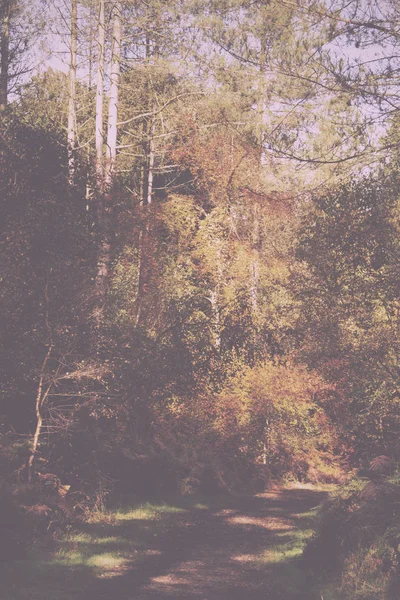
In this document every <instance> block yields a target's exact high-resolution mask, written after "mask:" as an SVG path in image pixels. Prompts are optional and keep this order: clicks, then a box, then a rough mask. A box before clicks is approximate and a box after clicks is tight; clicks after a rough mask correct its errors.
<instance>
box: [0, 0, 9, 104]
mask: <svg viewBox="0 0 400 600" xmlns="http://www.w3.org/2000/svg"><path fill="white" fill-rule="evenodd" d="M11 1H12V0H3V2H2V4H3V7H2V14H1V16H2V23H1V46H0V52H1V57H0V115H1V114H2V113H4V111H5V110H6V107H7V100H8V75H9V73H8V69H9V63H10V14H11Z"/></svg>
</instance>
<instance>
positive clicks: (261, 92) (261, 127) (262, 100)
mask: <svg viewBox="0 0 400 600" xmlns="http://www.w3.org/2000/svg"><path fill="white" fill-rule="evenodd" d="M261 16H262V18H263V19H264V18H266V17H265V14H264V11H262V15H261ZM266 66H267V26H266V25H265V26H264V27H263V29H262V33H261V39H260V64H259V71H260V75H259V77H260V79H259V85H258V101H257V113H258V115H257V121H258V123H257V129H258V132H257V133H258V135H257V143H258V147H259V156H260V163H261V165H263V164H264V162H265V153H264V142H265V140H264V135H265V129H266V113H267V111H266V97H265V77H266Z"/></svg>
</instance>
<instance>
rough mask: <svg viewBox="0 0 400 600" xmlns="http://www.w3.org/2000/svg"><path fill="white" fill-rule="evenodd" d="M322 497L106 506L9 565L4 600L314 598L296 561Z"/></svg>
mask: <svg viewBox="0 0 400 600" xmlns="http://www.w3.org/2000/svg"><path fill="white" fill-rule="evenodd" d="M320 498H321V493H320V492H319V491H317V490H315V489H314V488H313V489H310V490H308V489H294V490H278V489H276V490H272V491H269V492H267V493H265V494H260V495H258V496H253V497H251V496H247V497H239V496H238V497H235V496H227V497H225V498H219V499H215V498H214V499H210V500H209V502H203V501H201V502H199V501H196V500H195V499H182V498H179V499H176V500H174V501H171V502H168V503H159V504H150V503H144V504H141V505H135V506H127V507H126V508H124V509H118V510H115V511H113V512H112V513H109V514H107V515H105V518H104V520H102V519H101V518H99V515H97V516H96V518H94V519H92V521H91V522H86V523H82V526H81V527H80V528H79V529H76V530H71V531H69V532H68V533H67V534H65V535H64V536H63V537H62V538H61V539H58V540H56V541H53V542H52V544H51V545H50V546H49V547H48V548H47V549H45V548H42V549H40V548H39V547H36V548H34V549H33V550H32V552H31V553H30V555H29V557H27V559H26V560H24V561H19V562H14V563H10V564H7V565H3V566H1V565H0V577H2V589H0V600H106V599H107V600H110V599H111V598H112V599H113V600H128V599H129V600H178V599H185V600H191V599H193V600H199V599H201V600H204V599H206V600H228V599H229V600H244V599H246V600H295V599H296V600H314V596H312V595H310V594H311V592H310V590H311V587H310V582H309V580H308V579H307V576H306V575H305V573H304V572H303V571H302V570H301V569H300V567H299V565H298V564H297V563H296V560H297V559H298V557H299V556H300V555H301V552H302V549H303V547H304V544H305V543H306V541H307V539H309V537H310V536H311V535H312V531H313V530H312V522H313V518H314V514H315V510H314V507H315V506H316V504H318V501H319V500H320ZM304 594H306V595H304ZM315 598H318V600H320V599H319V597H318V596H315Z"/></svg>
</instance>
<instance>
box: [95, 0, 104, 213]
mask: <svg viewBox="0 0 400 600" xmlns="http://www.w3.org/2000/svg"><path fill="white" fill-rule="evenodd" d="M105 35H106V34H105V7H104V0H99V17H98V50H97V77H96V135H95V138H96V184H97V192H98V193H99V192H100V191H102V189H103V185H104V183H103V145H104V124H103V97H104V49H105ZM100 204H101V202H100Z"/></svg>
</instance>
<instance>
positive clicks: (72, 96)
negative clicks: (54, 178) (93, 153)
mask: <svg viewBox="0 0 400 600" xmlns="http://www.w3.org/2000/svg"><path fill="white" fill-rule="evenodd" d="M77 34H78V6H77V0H71V38H70V62H69V74H68V79H69V81H68V87H69V90H68V97H69V99H68V129H67V136H68V175H69V184H70V186H73V185H74V181H75V150H76V110H75V100H76V48H77Z"/></svg>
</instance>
